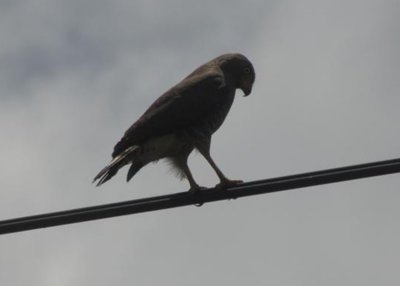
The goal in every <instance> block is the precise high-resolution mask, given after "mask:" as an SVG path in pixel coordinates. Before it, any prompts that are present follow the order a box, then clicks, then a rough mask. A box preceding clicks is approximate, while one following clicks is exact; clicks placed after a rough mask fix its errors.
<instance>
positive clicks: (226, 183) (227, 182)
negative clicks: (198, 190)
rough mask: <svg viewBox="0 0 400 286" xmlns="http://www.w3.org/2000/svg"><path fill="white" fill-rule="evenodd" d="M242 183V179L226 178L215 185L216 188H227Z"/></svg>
mask: <svg viewBox="0 0 400 286" xmlns="http://www.w3.org/2000/svg"><path fill="white" fill-rule="evenodd" d="M241 183H243V181H242V180H229V179H225V180H223V181H221V183H219V184H217V185H216V186H215V188H216V189H226V188H229V187H234V186H236V185H238V184H241Z"/></svg>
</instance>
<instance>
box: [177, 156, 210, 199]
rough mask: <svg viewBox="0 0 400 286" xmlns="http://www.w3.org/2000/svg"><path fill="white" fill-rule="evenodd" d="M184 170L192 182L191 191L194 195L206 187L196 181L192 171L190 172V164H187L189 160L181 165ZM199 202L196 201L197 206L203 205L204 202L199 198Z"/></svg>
mask: <svg viewBox="0 0 400 286" xmlns="http://www.w3.org/2000/svg"><path fill="white" fill-rule="evenodd" d="M181 168H182V171H183V172H184V173H185V176H186V178H187V179H188V181H189V184H190V189H189V192H190V193H192V194H193V195H194V196H196V195H197V194H198V192H199V191H200V190H202V189H205V188H204V187H201V186H199V185H198V184H197V183H196V181H195V180H194V178H193V175H192V172H190V169H189V166H188V164H187V161H185V162H184V164H182V165H181ZM197 201H198V202H197V203H195V206H196V207H201V206H202V205H203V204H204V202H203V201H201V200H197Z"/></svg>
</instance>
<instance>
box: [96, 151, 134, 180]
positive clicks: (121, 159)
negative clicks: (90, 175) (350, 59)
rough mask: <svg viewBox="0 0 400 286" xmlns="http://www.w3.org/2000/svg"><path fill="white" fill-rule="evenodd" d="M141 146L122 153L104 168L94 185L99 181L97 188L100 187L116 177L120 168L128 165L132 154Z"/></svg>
mask: <svg viewBox="0 0 400 286" xmlns="http://www.w3.org/2000/svg"><path fill="white" fill-rule="evenodd" d="M138 148H139V146H136V145H135V146H132V147H129V148H128V149H126V150H125V151H124V152H122V153H121V154H120V155H118V156H116V157H115V158H114V159H113V160H112V161H111V162H110V164H108V165H107V166H106V167H104V168H103V169H102V170H101V171H100V172H99V173H98V174H97V175H96V177H94V179H93V183H94V182H96V181H97V180H99V181H98V182H97V184H96V186H97V187H98V186H100V185H102V184H103V183H105V182H107V181H108V180H109V179H111V178H112V177H114V175H115V174H116V173H117V172H118V170H119V169H120V168H122V167H123V166H125V165H126V164H128V162H129V161H130V160H131V158H132V157H131V156H132V155H133V154H132V153H133V152H135V151H136V150H137V149H138Z"/></svg>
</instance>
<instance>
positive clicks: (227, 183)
mask: <svg viewBox="0 0 400 286" xmlns="http://www.w3.org/2000/svg"><path fill="white" fill-rule="evenodd" d="M198 150H199V152H200V153H201V155H203V156H204V158H206V160H207V162H208V163H209V164H210V165H211V167H212V168H213V169H214V171H215V173H217V176H218V178H219V180H220V181H221V182H220V183H219V184H218V185H217V186H216V187H217V188H224V187H230V186H234V185H237V184H239V183H243V181H241V180H230V179H228V178H227V177H226V176H225V175H224V173H222V171H221V170H220V169H219V168H218V166H217V164H215V162H214V160H213V159H212V158H211V155H210V147H209V145H208V146H206V148H204V147H203V148H198Z"/></svg>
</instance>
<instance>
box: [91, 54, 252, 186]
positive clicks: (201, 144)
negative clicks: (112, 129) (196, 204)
mask: <svg viewBox="0 0 400 286" xmlns="http://www.w3.org/2000/svg"><path fill="white" fill-rule="evenodd" d="M254 81H255V71H254V67H253V64H252V63H251V62H250V61H249V60H248V59H247V58H246V57H245V56H244V55H242V54H240V53H228V54H223V55H220V56H218V57H216V58H214V59H212V60H210V61H208V62H206V63H205V64H203V65H201V66H199V67H198V68H196V69H195V70H194V71H193V72H192V73H190V74H189V75H188V76H186V77H185V78H184V79H183V80H182V81H180V82H179V83H178V84H176V85H175V86H173V87H172V88H170V89H169V90H167V91H166V92H165V93H163V94H162V95H161V96H160V97H159V98H158V99H157V100H156V101H155V102H154V103H153V104H151V105H150V107H149V108H148V109H147V110H146V111H145V112H144V113H143V115H141V116H140V117H139V119H138V120H137V121H136V122H134V123H133V124H132V125H131V126H130V127H129V128H128V129H127V130H126V132H125V133H124V135H123V137H122V138H121V140H120V141H119V142H118V143H117V144H116V145H115V147H114V150H113V152H112V160H111V162H110V163H109V164H108V165H107V166H106V167H104V168H103V169H102V170H101V171H100V172H99V173H98V174H97V175H96V177H95V178H94V180H93V183H94V182H96V181H97V184H96V185H97V186H100V185H102V184H103V183H105V182H107V181H108V180H110V179H111V178H112V177H113V176H114V175H115V174H116V173H117V172H118V170H119V169H121V168H122V167H124V166H125V165H130V167H129V170H128V173H127V177H126V180H127V182H129V181H130V180H131V179H132V177H133V176H134V175H135V174H136V173H137V172H138V171H139V170H140V169H142V168H143V167H144V166H146V165H147V164H149V163H150V162H157V161H158V160H160V159H167V160H168V161H169V162H170V164H171V166H172V167H173V169H174V170H175V171H176V173H177V175H178V176H179V177H180V178H181V179H187V180H188V182H189V185H190V189H189V191H190V192H197V191H199V190H202V189H203V187H201V186H200V185H199V184H197V182H196V181H195V180H194V178H193V175H192V172H191V170H190V169H189V166H188V157H189V155H190V153H191V152H192V151H193V150H195V149H196V150H197V151H198V152H199V153H200V154H201V155H202V156H203V157H204V158H205V159H206V161H207V162H208V163H209V164H210V166H211V167H212V168H213V169H214V171H215V173H216V174H217V176H218V178H219V180H220V183H219V184H217V186H216V187H218V188H227V187H230V186H234V185H237V184H239V183H241V182H242V181H241V180H231V179H228V178H227V177H226V176H225V175H224V173H223V172H222V171H221V170H220V169H219V167H218V166H217V164H216V163H215V162H214V160H213V159H212V157H211V155H210V146H211V137H212V135H213V134H214V132H215V131H217V130H218V129H219V128H220V126H221V125H222V123H223V122H224V120H225V118H226V116H227V114H228V112H229V110H230V108H231V105H232V103H233V101H234V98H235V93H236V90H237V89H240V90H242V92H243V93H244V96H248V95H249V94H250V93H251V91H252V87H253V84H254Z"/></svg>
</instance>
